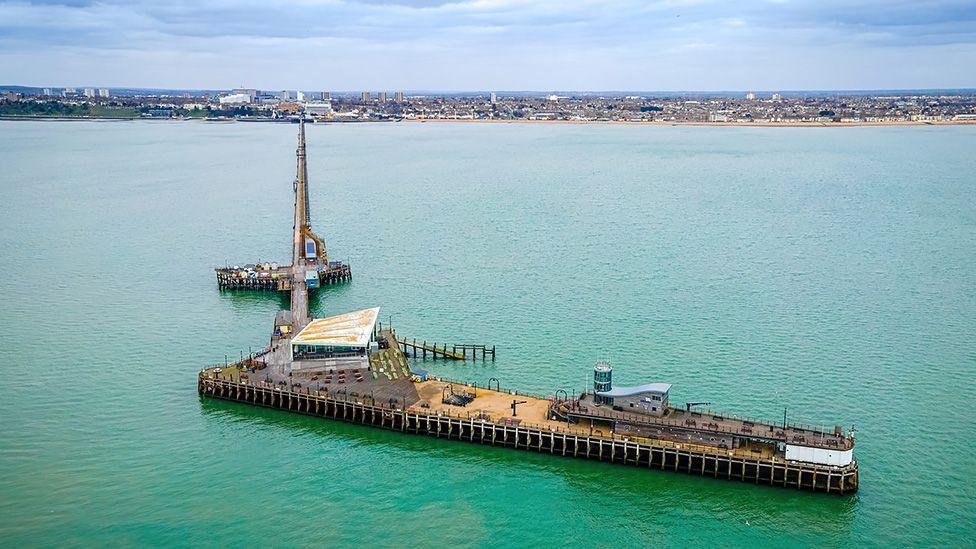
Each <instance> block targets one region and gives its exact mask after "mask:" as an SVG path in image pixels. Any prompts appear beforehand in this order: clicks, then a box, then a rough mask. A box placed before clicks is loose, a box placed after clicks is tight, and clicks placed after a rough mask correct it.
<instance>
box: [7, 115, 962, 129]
mask: <svg viewBox="0 0 976 549" xmlns="http://www.w3.org/2000/svg"><path fill="white" fill-rule="evenodd" d="M31 120H34V121H37V120H42V121H53V122H75V121H93V120H98V121H118V122H132V121H137V120H138V121H149V122H160V121H169V122H174V121H175V122H191V121H199V122H225V123H226V122H271V123H275V122H276V123H282V124H287V123H290V122H291V121H290V120H272V119H268V120H265V119H260V120H252V119H248V120H239V119H226V120H207V119H204V118H142V117H133V118H126V117H107V116H104V117H103V116H9V115H7V116H0V121H31ZM391 122H406V123H411V124H438V123H447V124H463V123H471V124H564V125H565V124H568V125H580V126H611V125H615V126H719V127H735V126H743V127H767V128H835V127H841V128H844V127H860V126H875V127H876V126H971V125H976V120H917V121H916V120H897V121H886V122H696V121H663V120H648V121H634V120H524V119H519V120H498V119H471V118H436V119H418V118H401V119H397V120H322V121H316V122H315V123H316V124H349V123H357V124H368V123H382V124H389V123H391Z"/></svg>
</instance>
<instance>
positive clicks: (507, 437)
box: [197, 372, 858, 495]
mask: <svg viewBox="0 0 976 549" xmlns="http://www.w3.org/2000/svg"><path fill="white" fill-rule="evenodd" d="M197 390H198V392H199V393H200V394H201V395H202V396H206V397H211V398H219V399H224V400H232V401H236V402H243V403H247V404H253V405H258V406H265V407H269V408H275V409H280V410H286V411H291V412H296V413H301V414H307V415H314V416H318V417H326V418H331V419H338V420H342V421H347V422H351V423H359V424H362V425H369V426H373V427H380V428H384V429H390V430H396V431H401V432H404V433H412V434H421V435H427V436H433V437H439V438H447V439H452V440H460V441H467V442H473V443H479V444H486V445H492V446H504V447H508V448H515V449H519V450H530V451H535V452H540V453H549V454H553V455H562V456H571V457H577V458H583V459H595V460H599V461H607V462H610V463H619V464H625V465H631V466H635V467H642V468H647V469H658V470H662V471H675V472H683V473H687V474H691V475H697V476H711V477H713V478H722V479H727V480H735V481H740V482H747V483H754V484H762V485H769V486H777V487H782V488H793V489H797V490H806V491H813V492H824V493H828V494H840V495H843V494H851V493H854V492H856V491H857V487H858V469H857V462H856V461H854V462H852V463H850V464H849V465H846V466H843V467H834V466H826V465H815V464H810V463H801V462H791V461H786V460H783V459H776V458H771V459H769V460H764V459H748V458H742V457H734V456H732V455H725V454H722V453H709V452H705V451H699V450H691V449H682V448H681V446H680V445H674V446H667V445H656V444H648V443H644V442H637V441H633V440H625V439H617V438H612V437H611V438H606V437H602V436H594V435H589V436H587V435H579V434H574V433H570V432H564V431H556V430H546V429H543V428H538V427H531V426H520V425H508V424H504V423H491V422H488V421H483V420H480V419H476V418H462V417H454V416H448V415H438V414H429V413H421V412H413V411H410V410H403V409H402V408H392V407H384V406H383V405H382V404H377V403H366V402H363V401H360V400H348V399H347V398H338V395H335V396H329V395H325V394H319V393H314V392H305V393H302V392H295V391H289V390H287V389H286V388H280V387H274V386H264V385H257V384H250V383H247V382H234V381H226V380H220V379H211V378H210V377H209V375H208V374H207V373H206V372H201V373H200V376H199V379H198V385H197Z"/></svg>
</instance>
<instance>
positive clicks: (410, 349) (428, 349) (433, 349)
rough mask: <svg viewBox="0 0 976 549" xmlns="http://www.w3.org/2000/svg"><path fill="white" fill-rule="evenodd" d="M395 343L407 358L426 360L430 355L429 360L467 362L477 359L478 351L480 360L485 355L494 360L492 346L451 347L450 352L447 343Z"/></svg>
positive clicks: (406, 341)
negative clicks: (439, 358)
mask: <svg viewBox="0 0 976 549" xmlns="http://www.w3.org/2000/svg"><path fill="white" fill-rule="evenodd" d="M397 342H398V343H399V345H400V347H401V348H402V349H403V354H405V355H408V356H410V355H411V354H412V356H413V358H427V353H430V357H431V358H438V357H441V358H450V359H452V360H468V359H469V358H470V359H475V358H477V357H478V352H479V351H480V352H481V359H482V360H484V359H485V357H486V356H487V355H491V359H492V360H495V346H494V345H492V346H491V347H490V348H489V347H488V346H487V345H451V346H450V350H448V345H447V343H444V344H442V345H441V346H439V347H438V345H437V343H430V344H428V343H427V342H426V341H417V340H416V339H414V340H408V339H399V338H398V339H397ZM469 355H470V356H469Z"/></svg>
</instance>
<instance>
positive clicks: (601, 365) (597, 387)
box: [593, 360, 613, 404]
mask: <svg viewBox="0 0 976 549" xmlns="http://www.w3.org/2000/svg"><path fill="white" fill-rule="evenodd" d="M612 387H613V368H612V367H611V366H610V361H602V360H601V361H600V362H597V363H596V366H594V367H593V402H596V403H597V404H603V403H604V402H606V399H605V398H603V397H601V396H598V395H597V393H602V392H604V391H609V390H610V389H611V388H612Z"/></svg>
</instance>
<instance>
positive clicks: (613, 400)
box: [596, 383, 671, 416]
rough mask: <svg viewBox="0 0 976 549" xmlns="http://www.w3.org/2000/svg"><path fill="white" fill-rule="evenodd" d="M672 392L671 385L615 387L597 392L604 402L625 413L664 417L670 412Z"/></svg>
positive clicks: (652, 384) (648, 384) (649, 384)
mask: <svg viewBox="0 0 976 549" xmlns="http://www.w3.org/2000/svg"><path fill="white" fill-rule="evenodd" d="M670 391H671V384H670V383H645V384H644V385H636V386H634V387H615V388H613V389H610V390H609V391H601V392H597V393H596V396H597V397H599V398H600V400H601V401H602V402H604V403H606V404H610V405H612V406H613V407H614V408H620V409H622V410H623V411H625V412H639V413H643V414H649V415H652V416H663V415H664V414H666V413H667V410H668V394H669V393H670Z"/></svg>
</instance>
